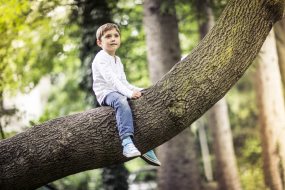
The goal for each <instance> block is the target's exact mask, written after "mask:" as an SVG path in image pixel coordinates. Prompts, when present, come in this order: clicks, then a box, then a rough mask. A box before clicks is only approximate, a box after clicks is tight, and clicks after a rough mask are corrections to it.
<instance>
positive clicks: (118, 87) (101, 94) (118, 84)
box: [92, 50, 142, 105]
mask: <svg viewBox="0 0 285 190" xmlns="http://www.w3.org/2000/svg"><path fill="white" fill-rule="evenodd" d="M92 75H93V91H94V93H95V95H96V98H97V100H98V102H99V104H100V105H102V102H103V100H104V98H105V97H106V95H108V94H109V93H111V92H115V91H117V92H119V93H121V94H123V95H124V96H126V97H128V98H131V97H132V94H133V91H134V90H137V91H140V90H142V88H138V87H136V86H133V85H131V84H130V83H129V82H128V81H127V78H126V75H125V72H124V67H123V64H122V62H121V59H120V58H119V57H118V56H116V57H113V56H111V55H109V54H108V53H107V52H106V51H104V50H101V51H100V52H98V53H97V55H96V56H95V58H94V60H93V62H92Z"/></svg>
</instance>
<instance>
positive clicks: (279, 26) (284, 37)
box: [274, 19, 285, 90]
mask: <svg viewBox="0 0 285 190" xmlns="http://www.w3.org/2000/svg"><path fill="white" fill-rule="evenodd" d="M274 31H275V37H276V45H277V53H278V62H279V68H280V72H281V78H282V83H283V90H285V19H283V20H281V21H279V22H277V23H276V24H275V25H274Z"/></svg>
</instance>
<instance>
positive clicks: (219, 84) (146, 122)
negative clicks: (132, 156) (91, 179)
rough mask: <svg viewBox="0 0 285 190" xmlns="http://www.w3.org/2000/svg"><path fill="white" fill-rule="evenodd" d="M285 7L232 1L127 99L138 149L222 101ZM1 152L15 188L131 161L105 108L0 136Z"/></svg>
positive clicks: (1, 169)
mask: <svg viewBox="0 0 285 190" xmlns="http://www.w3.org/2000/svg"><path fill="white" fill-rule="evenodd" d="M284 10H285V5H284V1H283V0H275V1H274V3H273V1H270V0H266V1H252V0H231V1H230V2H229V3H228V4H227V7H226V8H225V9H224V11H223V13H222V15H221V16H220V19H219V20H218V22H217V23H216V25H215V26H214V27H213V29H212V30H211V31H210V32H209V33H208V34H207V35H206V37H205V38H203V40H202V41H201V42H200V43H199V45H198V46H197V47H196V48H195V49H194V50H193V51H192V52H191V54H189V55H188V56H187V57H186V58H185V59H183V60H182V61H180V62H179V63H178V64H176V65H175V66H174V67H173V68H172V69H171V70H170V72H168V73H167V74H166V75H165V76H164V77H163V78H162V79H161V80H160V81H158V82H157V83H156V84H155V85H154V86H152V87H150V88H148V89H146V90H145V91H144V95H143V96H142V97H141V98H140V99H138V100H132V101H131V102H130V103H131V107H132V110H133V113H134V121H135V128H136V130H135V134H134V135H135V139H136V140H137V143H136V144H137V146H138V148H139V149H140V150H141V152H142V153H145V152H146V151H147V150H149V149H153V148H155V147H157V146H159V145H161V144H162V143H164V142H166V141H168V140H170V139H171V138H172V137H174V136H176V135H177V134H179V133H180V132H182V131H183V130H184V129H185V128H187V127H189V125H191V123H193V122H194V121H195V120H196V119H197V118H199V117H200V116H201V115H203V114H204V113H205V112H206V111H207V110H208V109H209V108H211V107H212V106H213V105H214V104H215V103H216V102H217V101H218V100H219V99H221V98H222V97H223V96H224V95H225V94H226V92H227V91H228V90H229V89H230V88H231V87H232V86H233V85H234V84H235V83H236V82H237V81H238V80H239V79H240V78H241V77H242V75H243V74H244V72H245V71H246V69H247V68H248V67H249V66H250V65H251V63H252V61H253V60H254V58H255V57H256V56H257V54H258V52H259V50H260V48H261V46H262V44H263V42H264V40H265V39H266V37H267V35H268V33H269V31H270V30H271V28H272V24H273V23H274V22H276V21H277V20H278V19H281V18H282V16H283V15H284ZM229 39H231V40H229ZM0 150H2V152H1V154H0V186H1V188H2V189H13V190H16V189H21V190H24V189H35V188H37V187H40V186H42V185H44V184H47V183H48V182H50V181H54V180H56V179H59V178H62V177H63V176H67V175H70V174H74V173H78V172H81V171H85V170H89V169H94V168H100V167H105V166H109V165H112V164H115V163H122V162H125V161H127V159H126V158H125V157H124V156H123V155H122V153H121V145H120V140H119V136H118V133H117V130H116V125H115V115H114V111H113V109H111V108H108V107H100V108H96V109H93V110H89V111H85V112H83V113H78V114H74V115H69V116H65V117H60V118H56V119H53V120H50V121H47V122H45V123H43V124H40V125H36V126H34V127H32V128H30V129H28V130H27V131H25V132H23V133H20V134H18V135H15V136H13V137H11V138H9V139H5V140H1V141H0ZM35 176H36V177H35Z"/></svg>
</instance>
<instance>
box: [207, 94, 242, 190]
mask: <svg viewBox="0 0 285 190" xmlns="http://www.w3.org/2000/svg"><path fill="white" fill-rule="evenodd" d="M209 115H210V116H209V127H210V128H211V131H212V133H213V141H214V151H215V157H216V162H217V164H216V166H217V167H216V170H217V181H218V183H219V190H227V189H231V190H240V189H241V184H240V181H239V175H238V169H237V164H236V157H235V153H234V146H233V138H232V132H231V128H230V122H229V116H228V107H227V103H226V100H225V98H222V99H221V100H220V101H219V102H218V103H216V104H215V105H214V106H213V107H212V108H211V109H210V112H209Z"/></svg>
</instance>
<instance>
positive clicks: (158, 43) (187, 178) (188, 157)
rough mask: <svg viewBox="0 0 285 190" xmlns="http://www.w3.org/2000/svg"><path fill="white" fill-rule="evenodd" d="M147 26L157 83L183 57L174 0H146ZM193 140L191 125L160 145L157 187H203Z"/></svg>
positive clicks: (152, 72)
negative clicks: (160, 164)
mask: <svg viewBox="0 0 285 190" xmlns="http://www.w3.org/2000/svg"><path fill="white" fill-rule="evenodd" d="M144 26H145V31H146V40H147V59H148V66H149V71H150V78H151V81H152V83H156V82H157V81H158V80H159V79H160V78H162V77H163V75H164V74H165V73H166V72H168V71H169V70H170V69H171V68H172V67H173V65H174V64H175V63H176V62H178V61H179V60H180V57H181V51H180V44H179V38H178V23H177V18H176V12H175V5H174V1H172V0H171V1H166V0H154V1H153V0H145V1H144ZM169 40H171V43H169ZM191 136H192V138H191ZM190 138H191V139H190ZM194 143H195V142H194V138H193V134H192V132H191V130H190V128H188V129H186V130H185V132H184V133H181V134H179V135H178V136H176V137H174V138H173V139H171V140H170V141H168V142H166V143H164V144H163V145H162V146H160V147H159V148H158V157H159V159H160V161H161V163H162V166H161V167H159V169H158V189H163V190H167V189H171V190H172V189H174V188H177V189H181V190H183V189H185V190H186V189H187V190H188V189H189V188H191V189H193V190H195V189H196V190H199V189H200V187H201V181H200V179H199V168H198V161H197V156H196V149H195V144H194Z"/></svg>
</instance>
